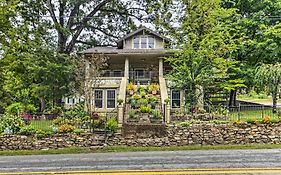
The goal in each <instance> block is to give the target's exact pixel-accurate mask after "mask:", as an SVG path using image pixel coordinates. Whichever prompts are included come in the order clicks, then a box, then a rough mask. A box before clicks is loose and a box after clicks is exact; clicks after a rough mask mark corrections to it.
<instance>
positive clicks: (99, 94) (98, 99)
mask: <svg viewBox="0 0 281 175" xmlns="http://www.w3.org/2000/svg"><path fill="white" fill-rule="evenodd" d="M94 102H95V107H96V108H103V105H102V104H103V90H95V99H94Z"/></svg>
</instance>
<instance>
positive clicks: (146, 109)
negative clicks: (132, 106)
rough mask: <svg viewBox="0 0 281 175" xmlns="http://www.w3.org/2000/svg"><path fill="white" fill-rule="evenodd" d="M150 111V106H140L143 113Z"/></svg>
mask: <svg viewBox="0 0 281 175" xmlns="http://www.w3.org/2000/svg"><path fill="white" fill-rule="evenodd" d="M150 111H151V108H150V106H144V105H142V106H140V112H141V113H150Z"/></svg>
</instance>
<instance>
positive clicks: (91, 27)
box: [85, 25, 118, 38]
mask: <svg viewBox="0 0 281 175" xmlns="http://www.w3.org/2000/svg"><path fill="white" fill-rule="evenodd" d="M85 28H89V29H92V30H98V31H100V32H102V33H104V34H105V35H107V36H110V37H113V38H118V36H115V35H112V34H110V33H108V32H107V31H106V30H105V29H102V28H97V27H94V26H89V25H88V26H86V27H85Z"/></svg>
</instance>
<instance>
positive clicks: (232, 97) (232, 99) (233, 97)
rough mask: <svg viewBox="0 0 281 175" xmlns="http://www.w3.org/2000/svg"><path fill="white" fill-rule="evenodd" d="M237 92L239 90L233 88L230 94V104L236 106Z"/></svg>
mask: <svg viewBox="0 0 281 175" xmlns="http://www.w3.org/2000/svg"><path fill="white" fill-rule="evenodd" d="M236 94H237V90H236V89H235V90H231V91H230V95H229V103H228V105H229V106H236Z"/></svg>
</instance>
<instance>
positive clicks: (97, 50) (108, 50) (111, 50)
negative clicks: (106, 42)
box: [82, 47, 175, 55]
mask: <svg viewBox="0 0 281 175" xmlns="http://www.w3.org/2000/svg"><path fill="white" fill-rule="evenodd" d="M173 53H175V50H166V49H118V48H117V47H94V48H90V49H87V50H85V51H83V52H82V54H85V55H89V54H118V55H123V54H124V55H125V54H126V55H128V54H129V55H134V54H163V55H170V54H173Z"/></svg>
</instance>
